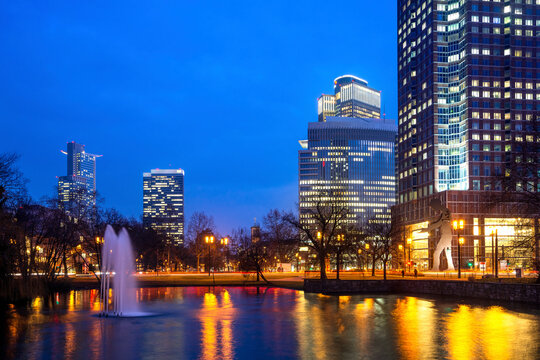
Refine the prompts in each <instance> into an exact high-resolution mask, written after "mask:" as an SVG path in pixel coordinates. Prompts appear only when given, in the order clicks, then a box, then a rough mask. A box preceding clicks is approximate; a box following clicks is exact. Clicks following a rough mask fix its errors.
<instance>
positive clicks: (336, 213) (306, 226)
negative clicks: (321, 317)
mask: <svg viewBox="0 0 540 360" xmlns="http://www.w3.org/2000/svg"><path fill="white" fill-rule="evenodd" d="M348 214H349V210H348V208H347V207H346V206H345V205H344V204H341V203H339V202H337V201H333V200H332V199H331V197H330V196H325V195H324V194H321V195H320V196H319V200H318V201H317V203H316V205H315V207H314V208H310V209H307V210H306V212H305V215H306V217H305V218H304V219H298V218H297V217H296V216H295V215H294V214H292V213H288V214H285V215H284V219H285V221H287V222H289V223H290V224H291V225H293V226H294V227H295V228H296V229H297V230H298V232H299V233H300V234H299V237H300V241H301V242H302V243H304V244H305V245H307V246H309V247H311V248H312V249H313V250H314V251H315V253H316V254H317V258H318V260H319V266H320V274H321V280H326V278H327V276H326V259H327V258H328V256H329V255H330V254H331V253H332V252H333V249H334V248H333V247H332V244H333V243H334V242H335V241H336V239H337V235H338V234H341V233H342V232H344V231H346V229H347V227H348V223H347V215H348Z"/></svg>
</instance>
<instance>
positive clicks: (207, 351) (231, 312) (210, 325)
mask: <svg viewBox="0 0 540 360" xmlns="http://www.w3.org/2000/svg"><path fill="white" fill-rule="evenodd" d="M235 313H236V309H235V308H234V305H233V303H232V300H231V297H230V294H229V292H228V291H227V290H222V291H221V292H218V294H217V295H216V294H214V293H213V292H210V291H209V292H207V293H205V294H204V298H203V303H202V308H201V310H200V311H199V320H200V322H201V347H202V349H201V357H200V359H205V360H206V359H208V360H210V359H217V358H220V359H226V360H227V359H233V358H234V347H233V331H232V320H233V319H234V317H235Z"/></svg>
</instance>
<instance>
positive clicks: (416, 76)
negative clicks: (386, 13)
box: [395, 0, 540, 268]
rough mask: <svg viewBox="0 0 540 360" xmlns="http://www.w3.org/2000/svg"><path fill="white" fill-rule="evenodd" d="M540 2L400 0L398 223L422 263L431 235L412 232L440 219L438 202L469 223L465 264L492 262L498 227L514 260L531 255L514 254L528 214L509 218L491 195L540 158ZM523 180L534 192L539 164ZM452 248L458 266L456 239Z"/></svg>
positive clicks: (427, 258) (433, 241) (522, 185)
mask: <svg viewBox="0 0 540 360" xmlns="http://www.w3.org/2000/svg"><path fill="white" fill-rule="evenodd" d="M538 4H539V3H538V1H536V0H511V1H508V0H507V1H468V0H459V1H458V0H453V1H438V0H399V1H398V34H397V35H398V119H399V125H398V127H399V132H398V143H397V148H398V158H399V163H398V168H397V174H398V178H399V179H398V181H399V185H398V205H397V206H396V208H395V219H396V221H399V222H400V223H401V224H405V225H407V227H408V230H407V231H408V235H407V236H410V237H411V238H412V240H413V242H412V250H413V256H414V260H415V261H416V263H418V264H419V265H420V266H421V267H423V268H429V267H431V265H432V263H431V261H432V260H431V257H432V253H433V250H434V246H435V244H436V242H437V237H436V234H433V233H432V234H428V233H425V232H421V231H415V230H418V229H421V228H424V227H425V225H426V224H427V222H426V221H427V220H430V219H433V217H434V216H436V215H437V213H436V212H434V211H433V209H431V208H430V207H429V204H430V201H431V200H432V199H434V198H437V199H440V200H441V201H442V203H443V204H444V205H445V206H446V207H447V208H449V209H450V211H451V213H452V216H453V218H454V219H464V221H465V229H464V231H462V235H463V237H464V247H463V250H462V252H463V254H464V256H463V257H462V264H461V266H462V267H465V266H469V263H472V264H471V266H476V267H477V268H480V266H479V265H480V264H482V263H483V264H486V265H487V267H488V268H490V267H491V266H492V264H491V262H492V261H493V260H492V259H493V257H492V236H491V232H492V231H495V230H497V232H498V235H499V236H498V240H499V245H500V246H502V247H503V249H504V248H505V247H506V249H507V251H506V253H505V254H504V256H505V257H506V260H507V261H508V262H509V263H510V264H512V265H513V266H521V265H526V264H527V263H528V262H530V260H531V254H530V253H526V252H524V251H522V249H521V250H519V249H517V250H510V249H512V247H513V245H515V242H514V241H515V240H516V238H518V237H519V235H518V232H519V229H518V227H517V226H516V222H517V221H518V220H517V217H526V216H527V214H518V215H511V214H516V213H515V212H514V211H512V208H514V209H515V207H509V205H505V204H503V203H496V204H494V202H493V200H492V199H493V198H494V197H495V196H496V193H497V192H501V191H502V190H504V189H503V188H502V186H501V181H500V179H501V174H505V173H507V172H509V171H510V170H511V169H512V168H515V167H516V164H519V163H523V164H527V166H529V167H530V166H533V167H534V164H536V165H537V164H538V158H537V154H538V140H539V130H540V129H539V127H538V120H539V118H538V117H539V115H538V114H539V113H540V101H539V100H540V93H539V89H540V71H539V66H538V64H539V63H538V58H539V54H540V47H539V44H540V42H539V39H538V34H539V26H540V17H539V14H540V6H539V5H538ZM524 153H528V154H529V155H523V154H524ZM532 154H536V155H532ZM520 181H521V183H520V182H519V181H518V182H517V183H516V188H517V189H521V190H524V191H538V190H540V188H539V187H538V186H539V181H538V170H537V171H531V172H530V174H529V173H524V174H523V180H520ZM521 194H523V192H521ZM452 247H453V250H452V253H453V254H454V259H453V262H454V264H457V256H456V254H457V237H454V240H453V246H452ZM499 251H500V250H499ZM537 256H538V255H537ZM483 264H482V265H483Z"/></svg>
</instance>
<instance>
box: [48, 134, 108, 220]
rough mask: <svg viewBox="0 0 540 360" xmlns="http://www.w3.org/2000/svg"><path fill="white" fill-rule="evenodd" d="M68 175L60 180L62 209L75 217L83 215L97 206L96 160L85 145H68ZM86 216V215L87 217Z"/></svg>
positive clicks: (59, 189)
mask: <svg viewBox="0 0 540 360" xmlns="http://www.w3.org/2000/svg"><path fill="white" fill-rule="evenodd" d="M62 153H63V154H65V155H67V175H66V176H61V177H59V178H58V199H59V203H60V207H62V208H63V209H65V210H66V211H67V212H69V213H71V214H73V215H74V216H79V215H83V214H84V213H86V212H87V211H88V209H90V208H92V207H94V206H95V205H96V158H98V157H100V156H101V155H94V154H89V153H87V152H86V151H85V149H84V145H82V144H78V143H76V142H74V141H72V142H68V143H67V151H62ZM85 216H86V215H85Z"/></svg>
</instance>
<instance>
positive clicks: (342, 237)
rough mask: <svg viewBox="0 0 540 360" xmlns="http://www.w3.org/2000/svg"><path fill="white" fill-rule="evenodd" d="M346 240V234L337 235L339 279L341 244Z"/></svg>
mask: <svg viewBox="0 0 540 360" xmlns="http://www.w3.org/2000/svg"><path fill="white" fill-rule="evenodd" d="M343 241H345V235H343V234H339V235H337V244H336V247H337V264H336V265H337V266H336V279H337V280H339V256H340V255H341V245H342V243H343Z"/></svg>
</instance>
